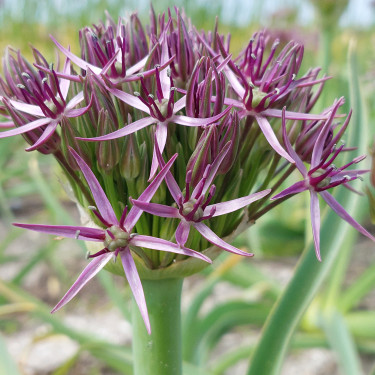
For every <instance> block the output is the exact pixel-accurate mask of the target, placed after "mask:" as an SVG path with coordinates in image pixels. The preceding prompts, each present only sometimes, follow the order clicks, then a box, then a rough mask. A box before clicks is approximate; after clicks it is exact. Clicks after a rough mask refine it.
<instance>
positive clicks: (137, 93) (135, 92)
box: [133, 91, 141, 96]
mask: <svg viewBox="0 0 375 375" xmlns="http://www.w3.org/2000/svg"><path fill="white" fill-rule="evenodd" d="M133 94H134V96H141V94H140V93H139V92H138V91H134V92H133Z"/></svg>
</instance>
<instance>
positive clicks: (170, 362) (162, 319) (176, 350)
mask: <svg viewBox="0 0 375 375" xmlns="http://www.w3.org/2000/svg"><path fill="white" fill-rule="evenodd" d="M182 282H183V279H163V280H142V285H143V290H144V292H145V297H146V301H147V308H148V314H149V317H150V323H151V331H152V332H151V335H149V334H148V333H147V331H146V328H145V324H144V322H143V319H142V317H141V315H140V313H139V310H138V306H137V305H136V303H135V302H134V300H133V313H132V314H133V363H134V375H148V374H152V375H182V354H181V353H182V352H181V309H180V300H181V289H182Z"/></svg>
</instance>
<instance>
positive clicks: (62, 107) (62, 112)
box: [0, 60, 91, 151]
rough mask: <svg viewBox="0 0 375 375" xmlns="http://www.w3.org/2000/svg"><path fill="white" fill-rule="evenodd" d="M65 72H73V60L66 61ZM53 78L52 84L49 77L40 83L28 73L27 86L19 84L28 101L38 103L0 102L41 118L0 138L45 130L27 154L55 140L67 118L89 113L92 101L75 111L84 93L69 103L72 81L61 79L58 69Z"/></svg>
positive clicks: (51, 72)
mask: <svg viewBox="0 0 375 375" xmlns="http://www.w3.org/2000/svg"><path fill="white" fill-rule="evenodd" d="M63 71H64V73H65V74H68V72H70V61H69V60H66V62H65V65H64V70H63ZM40 73H41V75H43V74H44V73H42V72H40ZM49 77H50V79H51V82H50V83H49V82H48V78H47V77H46V76H44V78H43V79H42V80H41V82H39V81H36V80H35V79H33V77H31V76H30V75H28V74H27V73H26V76H25V83H26V85H25V86H23V85H19V87H20V89H21V90H22V93H23V95H24V96H25V97H26V98H27V99H28V102H31V103H34V104H29V103H25V102H21V101H19V100H11V99H8V98H5V97H4V98H2V97H0V100H4V101H7V102H8V104H9V105H11V106H12V108H14V109H15V110H18V111H21V112H24V113H27V114H29V115H32V116H34V117H37V119H36V120H34V121H31V122H29V123H28V124H25V125H22V126H20V127H18V128H16V129H12V130H7V131H4V132H1V133H0V138H5V137H11V136H13V135H17V134H23V133H27V132H29V131H32V130H34V129H37V128H41V127H43V129H44V130H43V133H42V135H41V136H40V137H39V139H38V140H37V141H36V142H35V143H34V144H33V145H32V146H31V147H28V148H27V149H26V151H33V150H36V149H37V148H38V147H40V146H41V145H43V144H44V143H46V142H47V141H48V140H49V139H50V138H51V137H52V135H53V134H54V133H55V130H56V128H57V125H58V124H59V123H60V122H61V120H62V119H63V118H70V117H78V116H82V115H83V114H85V113H86V112H87V111H88V110H89V108H90V106H91V101H90V103H89V104H88V105H87V106H86V107H82V108H75V107H76V106H77V105H78V104H79V103H81V102H82V101H83V100H84V96H83V92H80V93H78V94H77V95H76V96H74V97H73V98H72V99H71V100H70V101H69V102H68V103H67V102H66V98H67V96H68V91H69V86H70V81H69V80H66V79H61V80H60V81H59V80H58V78H57V75H56V72H55V71H54V70H50V75H49ZM38 117H40V118H38ZM44 127H45V128H44Z"/></svg>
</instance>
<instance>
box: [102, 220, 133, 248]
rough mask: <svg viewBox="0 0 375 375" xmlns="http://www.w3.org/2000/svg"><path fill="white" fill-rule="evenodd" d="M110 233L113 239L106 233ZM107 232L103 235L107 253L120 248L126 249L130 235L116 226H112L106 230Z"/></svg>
mask: <svg viewBox="0 0 375 375" xmlns="http://www.w3.org/2000/svg"><path fill="white" fill-rule="evenodd" d="M108 231H110V232H111V233H112V235H113V237H114V238H112V237H111V235H110V234H109V233H108ZM108 231H107V232H106V234H105V240H104V246H105V247H106V248H107V249H108V250H109V251H115V250H116V249H118V248H120V247H126V246H128V244H129V239H130V234H129V233H128V232H126V231H125V230H123V229H121V228H120V227H118V226H116V225H112V226H111V227H110V228H108Z"/></svg>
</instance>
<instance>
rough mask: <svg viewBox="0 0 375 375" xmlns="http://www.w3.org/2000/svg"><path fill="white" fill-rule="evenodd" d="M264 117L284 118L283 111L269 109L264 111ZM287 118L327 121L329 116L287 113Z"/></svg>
mask: <svg viewBox="0 0 375 375" xmlns="http://www.w3.org/2000/svg"><path fill="white" fill-rule="evenodd" d="M262 115H263V116H269V117H277V118H281V117H282V110H280V109H273V108H267V109H265V110H264V111H262ZM285 118H286V119H288V120H326V119H327V114H319V115H315V114H312V113H302V112H291V111H285Z"/></svg>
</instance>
